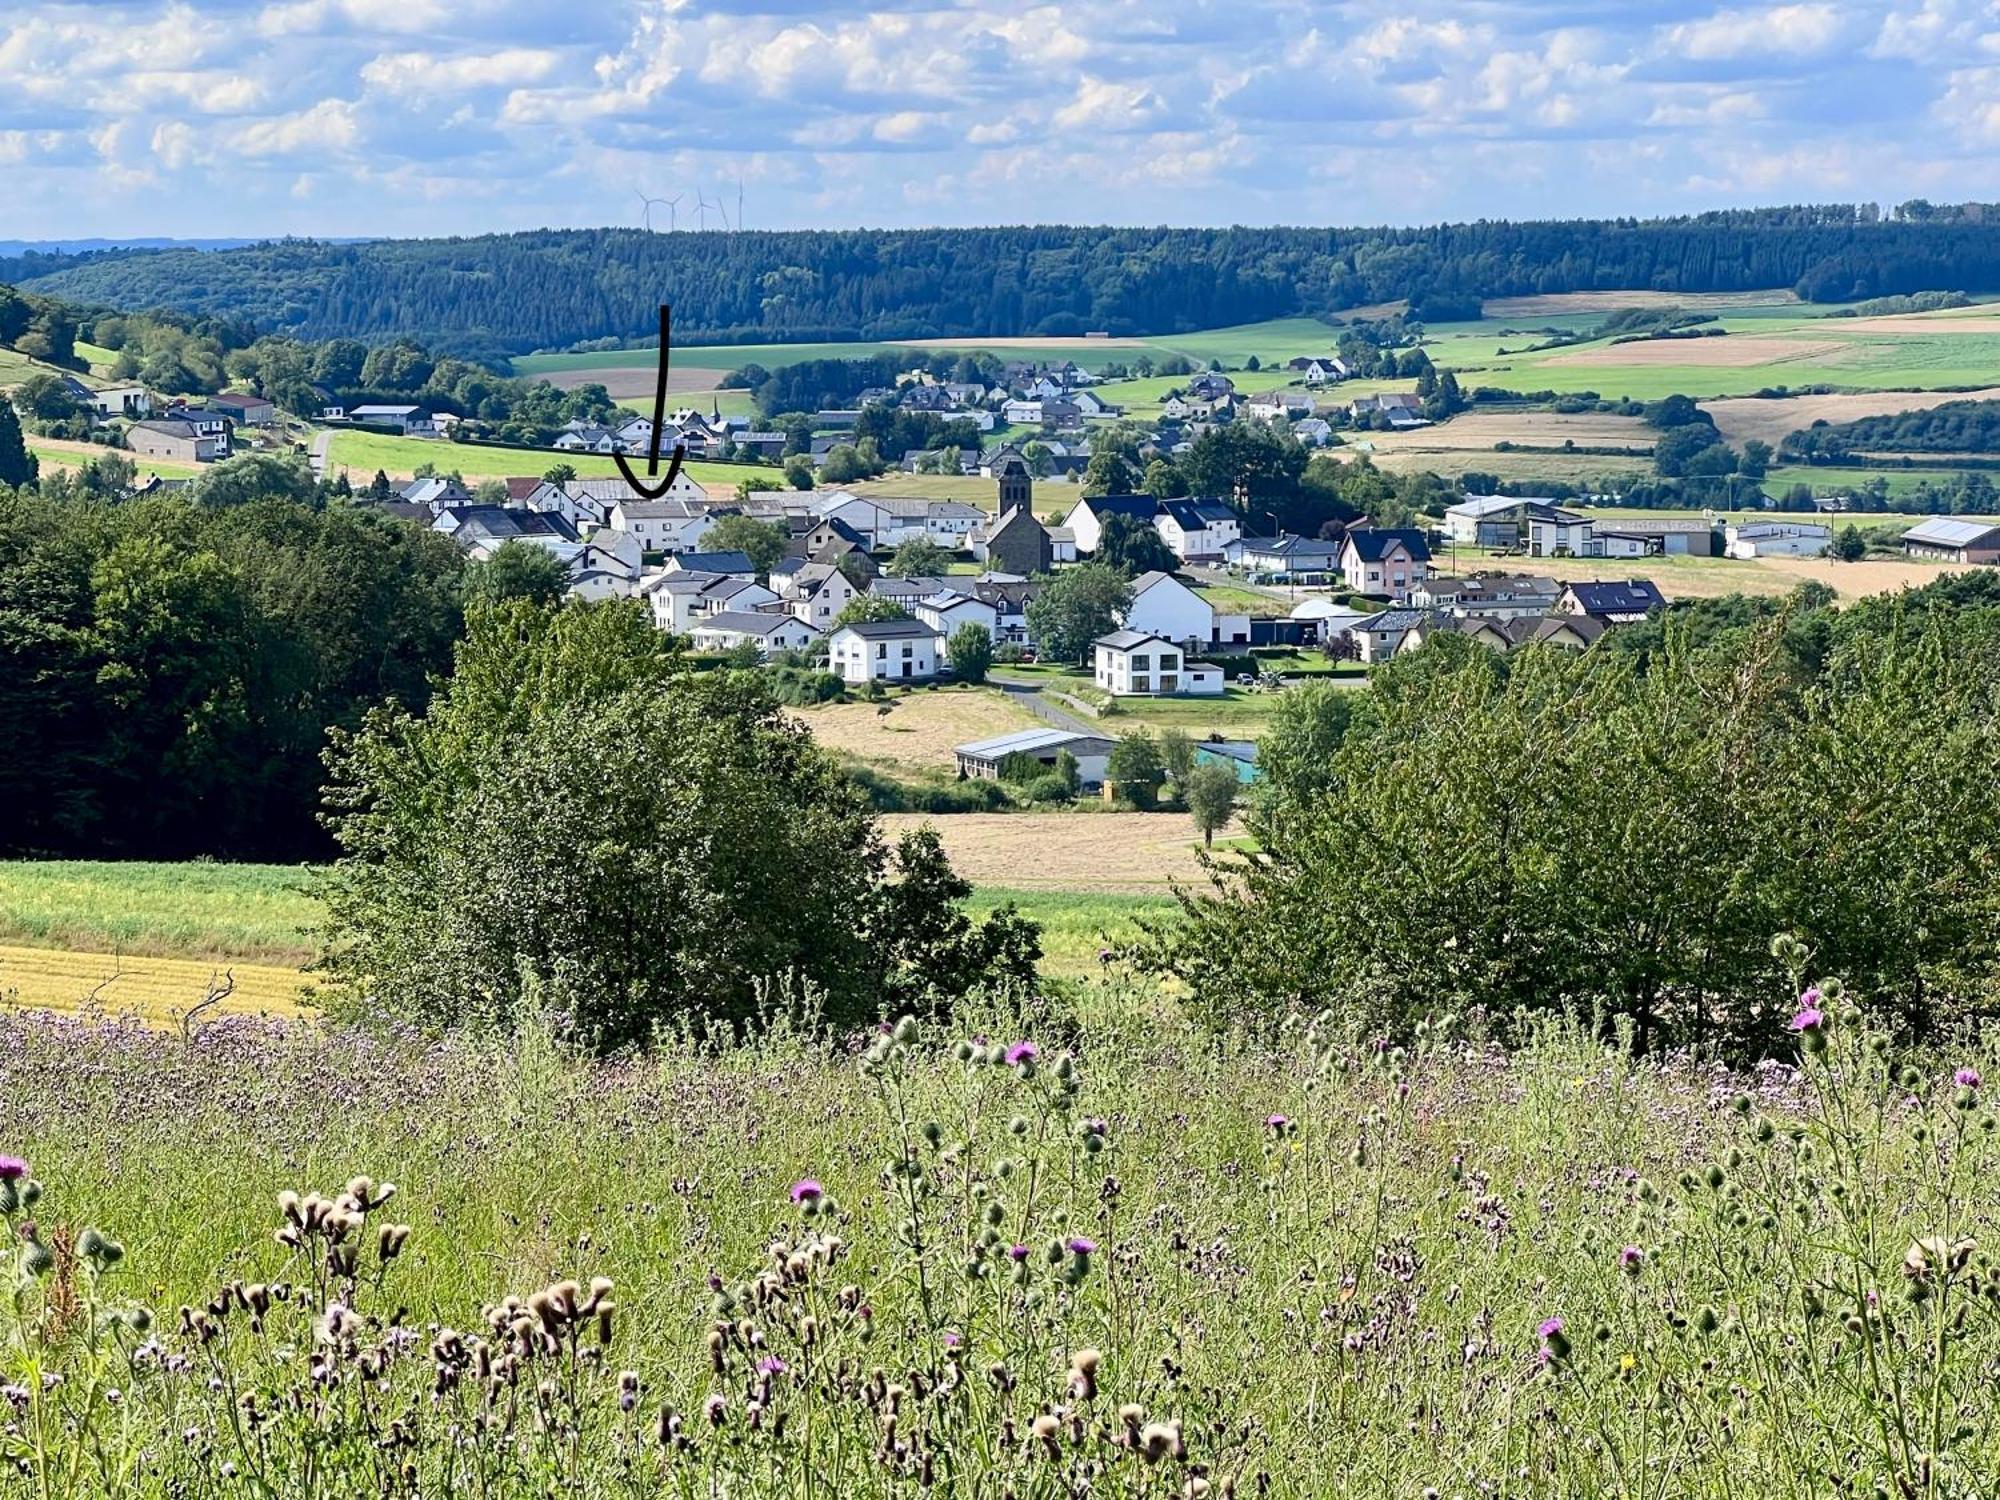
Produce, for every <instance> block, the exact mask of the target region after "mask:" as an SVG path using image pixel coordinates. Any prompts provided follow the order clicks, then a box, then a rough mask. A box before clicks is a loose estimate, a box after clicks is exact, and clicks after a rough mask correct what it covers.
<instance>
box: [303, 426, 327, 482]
mask: <svg viewBox="0 0 2000 1500" xmlns="http://www.w3.org/2000/svg"><path fill="white" fill-rule="evenodd" d="M332 442H333V432H332V430H331V429H328V430H327V431H324V432H322V433H320V435H319V436H318V437H316V438H314V439H313V440H312V451H311V454H310V456H309V458H308V459H307V462H309V463H310V464H311V465H312V471H313V478H315V479H324V478H326V450H327V446H328V445H329V444H330V443H332Z"/></svg>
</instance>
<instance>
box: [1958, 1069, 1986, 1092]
mask: <svg viewBox="0 0 2000 1500" xmlns="http://www.w3.org/2000/svg"><path fill="white" fill-rule="evenodd" d="M1951 1080H1952V1082H1953V1083H1955V1084H1957V1085H1958V1086H1959V1087H1960V1088H1962V1089H1976V1088H1978V1087H1979V1085H1980V1082H1981V1079H1980V1077H1979V1069H1977V1068H1960V1069H1959V1070H1958V1071H1957V1072H1956V1073H1954V1074H1952V1075H1951Z"/></svg>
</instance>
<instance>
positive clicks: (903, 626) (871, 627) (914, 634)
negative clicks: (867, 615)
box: [835, 620, 937, 641]
mask: <svg viewBox="0 0 2000 1500" xmlns="http://www.w3.org/2000/svg"><path fill="white" fill-rule="evenodd" d="M840 628H841V630H851V631H853V632H854V633H855V634H856V635H858V636H860V637H861V638H862V639H863V640H867V641H914V640H920V639H921V640H935V639H936V638H937V632H936V631H935V630H933V629H931V627H930V626H928V625H926V624H925V623H924V622H923V621H922V620H857V621H856V622H855V623H854V624H852V625H843V626H841V627H840ZM835 633H836V634H838V632H835Z"/></svg>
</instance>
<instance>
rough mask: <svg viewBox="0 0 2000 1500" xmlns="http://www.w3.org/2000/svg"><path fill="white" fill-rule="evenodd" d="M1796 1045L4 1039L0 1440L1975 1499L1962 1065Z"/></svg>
mask: <svg viewBox="0 0 2000 1500" xmlns="http://www.w3.org/2000/svg"><path fill="white" fill-rule="evenodd" d="M1822 1006H1823V1011H1822V1014H1823V1017H1824V1019H1823V1020H1821V1021H1818V1022H1815V1023H1813V1028H1812V1029H1811V1030H1809V1031H1808V1032H1807V1033H1806V1036H1807V1040H1808V1042H1809V1045H1810V1046H1811V1047H1812V1048H1814V1049H1816V1050H1813V1051H1811V1052H1810V1053H1809V1056H1808V1059H1807V1066H1806V1070H1805V1072H1804V1073H1803V1074H1798V1073H1795V1072H1793V1071H1792V1070H1789V1069H1785V1068H1772V1069H1768V1070H1766V1071H1765V1072H1763V1073H1760V1074H1758V1075H1757V1076H1755V1077H1747V1078H1743V1077H1734V1076H1731V1075H1729V1074H1727V1073H1725V1072H1723V1071H1721V1070H1718V1069H1715V1068H1712V1067H1708V1066H1704V1065H1701V1064H1698V1063H1695V1062H1691V1061H1687V1060H1680V1059H1668V1060H1658V1061H1652V1062H1635V1061H1633V1060H1631V1059H1630V1058H1628V1057H1627V1056H1625V1055H1623V1054H1620V1053H1617V1052H1613V1051H1606V1050H1604V1049H1603V1048H1601V1047H1600V1046H1599V1045H1597V1044H1595V1043H1593V1042H1591V1041H1589V1040H1588V1039H1587V1038H1586V1037H1585V1036H1584V1035H1583V1034H1581V1033H1580V1032H1578V1031H1576V1030H1574V1029H1571V1028H1568V1027H1563V1026H1550V1027H1547V1028H1546V1029H1544V1030H1543V1031H1542V1032H1540V1033H1539V1034H1538V1035H1536V1036H1535V1037H1533V1038H1532V1039H1531V1040H1530V1042H1529V1044H1528V1045H1527V1046H1526V1047H1525V1048H1523V1049H1522V1050H1521V1051H1519V1052H1517V1053H1515V1054H1514V1055H1511V1056H1508V1055H1502V1054H1500V1053H1498V1052H1497V1051H1494V1050H1492V1049H1491V1048H1489V1047H1487V1046H1485V1045H1483V1044H1482V1043H1480V1042H1479V1040H1478V1039H1477V1037H1476V1036H1464V1035H1459V1034H1455V1033H1453V1032H1451V1031H1446V1030H1440V1031H1434V1032H1430V1033H1427V1034H1426V1036H1425V1038H1424V1039H1423V1040H1422V1041H1421V1042H1420V1043H1419V1044H1418V1045H1416V1046H1414V1047H1412V1048H1411V1049H1410V1050H1409V1051H1408V1052H1404V1051H1401V1050H1396V1049H1391V1048H1389V1047H1387V1046H1386V1045H1378V1044H1374V1043H1370V1042H1368V1041H1366V1040H1365V1039H1359V1040H1353V1041H1350V1040H1347V1039H1344V1038H1337V1037H1334V1036H1330V1035H1324V1034H1319V1035H1314V1034H1301V1035H1297V1036H1295V1038H1294V1040H1293V1043H1292V1044H1291V1045H1288V1046H1286V1047H1283V1048H1280V1049H1277V1050H1268V1051H1267V1050H1261V1049H1257V1048H1251V1047H1241V1046H1233V1045H1227V1044H1223V1043H1221V1042H1218V1041H1215V1040H1213V1039H1204V1038H1202V1037H1199V1036H1196V1035H1193V1034H1189V1033H1184V1032H1182V1031H1180V1030H1179V1029H1178V1028H1177V1026H1176V1025H1175V1024H1174V1023H1173V1022H1172V1021H1170V1020H1168V1019H1165V1018H1163V1016H1162V1015H1161V1013H1160V1011H1159V1008H1158V1005H1157V1003H1156V1001H1155V1000H1154V998H1153V997H1151V996H1148V995H1142V994H1136V993H1121V992H1118V991H1115V990H1111V991H1107V992H1105V993H1103V994H1102V995H1101V996H1100V1003H1097V1004H1094V1005H1091V1006H1089V1007H1087V1008H1085V1009H1084V1010H1082V1011H1081V1012H1080V1013H1076V1014H1071V1013H1068V1012H1066V1011H1063V1010H1061V1009H1058V1008H1051V1007H1049V1006H1046V1005H1038V1006H1031V1007H1029V1008H1028V1009H1027V1010H1026V1011H1024V1012H1010V1011H1002V1010H993V1011H989V1012H986V1013H983V1014H979V1015H970V1016H967V1017H964V1018H963V1019H962V1021H961V1023H960V1024H959V1025H957V1026H955V1027H953V1028H950V1029H948V1030H937V1031H930V1030H905V1029H902V1028H899V1029H898V1030H897V1031H896V1033H895V1034H894V1035H893V1036H892V1035H890V1034H888V1033H886V1032H885V1033H884V1034H882V1035H879V1036H876V1037H874V1038H872V1039H857V1041H856V1043H854V1044H847V1043H838V1042H836V1043H833V1044H831V1045H830V1044H829V1043H828V1042H827V1041H825V1040H821V1039H816V1038H814V1037H812V1036H810V1035H808V1034H807V1033H805V1032H802V1031H800V1030H798V1029H796V1028H790V1027H784V1026H781V1027H779V1028H778V1029H776V1030H775V1031H774V1032H773V1033H772V1034H771V1035H770V1036H769V1037H767V1038H766V1039H765V1040H763V1041H761V1042H758V1043H756V1044H754V1045H750V1046H744V1047H725V1046H711V1045H705V1044H702V1043H700V1042H698V1041H696V1040H692V1039H689V1040H681V1041H671V1042H668V1043H666V1044H664V1045H663V1046H661V1047H660V1048H659V1049H658V1050H657V1051H656V1052H655V1053H653V1054H651V1055H648V1056H646V1057H644V1058H634V1059H628V1060H625V1061H622V1062H618V1063H613V1064H591V1063H587V1062H585V1061H582V1060H580V1059H576V1058H573V1057H571V1056H569V1055H567V1053H566V1052H565V1051H564V1049H563V1047H562V1046H561V1044H560V1042H559V1041H558V1040H556V1039H555V1038H553V1037H552V1036H551V1035H549V1034H548V1033H546V1032H542V1031H533V1032H529V1033H527V1034H525V1035H523V1036H521V1037H518V1038H515V1039H512V1040H506V1041H502V1040H494V1041H487V1042H482V1041H475V1040H469V1039H461V1040H456V1041H453V1042H449V1043H444V1044H424V1043H419V1042H415V1041H407V1042H405V1041H397V1040H393V1039H381V1038H373V1039H371V1038H365V1037H358V1036H353V1035H349V1034H345V1033H340V1032H331V1031H327V1030H324V1029H321V1028H316V1027H314V1028H293V1029H281V1028H272V1027H256V1026H253V1025H250V1024H248V1023H243V1022H234V1021H232V1022H225V1023H222V1024H220V1025H218V1026H216V1027H214V1028H211V1029H209V1030H207V1031H203V1032H198V1033H197V1035H196V1037H195V1039H194V1040H193V1041H192V1043H189V1044H184V1043H182V1042H181V1041H180V1040H179V1039H178V1038H169V1037H162V1036H158V1035H155V1034H150V1033H144V1032H140V1031H137V1030H128V1029H123V1028H118V1027H114V1026H109V1025H91V1024H83V1023H77V1022H73V1021H63V1020H57V1019H52V1018H41V1019H36V1018H21V1017H16V1018H7V1019H4V1020H0V1150H10V1151H13V1150H17V1151H19V1152H20V1153H21V1154H22V1155H23V1156H25V1157H26V1158H27V1160H28V1161H29V1162H30V1163H31V1164H32V1174H33V1178H34V1179H35V1180H38V1181H39V1183H40V1184H41V1185H42V1186H41V1188H40V1189H39V1193H40V1197H39V1201H37V1202H35V1203H33V1204H29V1203H26V1202H25V1201H22V1195H23V1194H25V1193H26V1192H28V1191H29V1190H28V1189H27V1188H26V1186H25V1182H23V1183H12V1184H9V1185H8V1190H7V1192H5V1193H0V1209H4V1210H6V1211H7V1215H8V1220H9V1224H10V1226H11V1229H12V1235H13V1237H14V1239H13V1242H12V1243H11V1244H9V1242H8V1236H7V1234H6V1232H5V1231H0V1249H4V1250H6V1251H7V1252H8V1254H9V1256H10V1263H12V1264H14V1265H16V1266H18V1267H20V1268H21V1275H22V1280H21V1282H20V1290H19V1293H18V1297H17V1300H15V1301H14V1302H12V1303H10V1304H7V1305H6V1306H4V1307H0V1333H4V1334H5V1335H6V1337H7V1339H8V1340H9V1348H10V1351H11V1352H10V1354H9V1356H8V1358H9V1360H10V1369H11V1372H12V1373H11V1374H10V1376H9V1378H10V1379H11V1380H12V1381H13V1382H14V1385H13V1386H12V1387H11V1388H10V1389H9V1390H8V1391H7V1392H6V1396H7V1399H8V1400H9V1401H10V1402H12V1406H13V1413H12V1415H13V1424H14V1425H13V1427H12V1429H11V1430H10V1434H9V1438H10V1444H11V1447H10V1452H11V1453H12V1454H13V1455H14V1456H15V1460H16V1462H17V1463H19V1464H20V1465H21V1467H22V1470H23V1475H24V1481H25V1482H27V1483H29V1484H30V1485H31V1486H33V1485H37V1484H38V1485H39V1491H40V1492H41V1493H49V1494H54V1493H62V1494H94V1493H100V1492H112V1491H118V1492H123V1491H125V1490H131V1491H136V1492H145V1493H202V1494H236V1493H260V1494H273V1493H281V1494H294V1493H306V1492H307V1490H308V1489H310V1490H311V1491H312V1492H313V1493H325V1494H363V1493H366V1494H380V1493H392V1494H418V1493H420V1494H426V1495H428V1494H436V1493H442V1492H444V1491H445V1490H447V1489H467V1490H473V1491H477V1492H479V1493H482V1494H522V1493H565V1494H591V1495H611V1494H635V1495H636V1494H642V1493H643V1494H657V1493H660V1492H662V1491H663V1490H664V1491H666V1492H669V1493H676V1494H686V1495H693V1494H720V1493H729V1494H732V1495H805V1494H813V1493H818V1494H823V1495H849V1494H852V1495H888V1494H899V1495H901V1494H908V1495H917V1494H926V1493H931V1494H948V1495H981V1496H985V1495H991V1496H995V1497H998V1496H1000V1495H1003V1494H1013V1495H1017V1496H1024V1497H1025V1496H1031V1495H1037V1496H1039V1495H1046V1496H1056V1495H1071V1494H1082V1493H1102V1494H1116V1495H1150V1496H1198V1495H1203V1494H1210V1495H1222V1494H1238V1495H1244V1496H1249V1495H1253V1494H1274V1495H1343V1496H1345V1495H1352V1496H1369V1497H1375V1496H1383V1495H1410V1496H1417V1495H1422V1494H1426V1493H1430V1492H1433V1491H1434V1492H1436V1493H1440V1494H1456V1495H1467V1496H1470V1495H1500V1494H1506V1495H1610V1494H1625V1495H1635V1496H1637V1495H1645V1496H1668V1495H1675V1496H1678V1495H1716V1496H1722V1495H1732V1496H1733V1495H1744V1494H1756V1495H1758V1496H1760V1497H1762V1496H1772V1497H1777V1496H1787V1497H1789V1496H1801V1497H1803V1496H1808V1495H1811V1496H1822V1495H1827V1494H1854V1495H1870V1494H1876V1493H1882V1494H1892V1495H1921V1496H1942V1495H1947V1494H1953V1495H1958V1494H1963V1495H1970V1494H1978V1493H1987V1492H1990V1490H1991V1488H1992V1482H1993V1479H1994V1476H1995V1473H1996V1469H1995V1459H1996V1457H2000V1451H1996V1450H2000V1440H1996V1429H1995V1425H1994V1419H1995V1416H1996V1412H2000V1406H1996V1402H1995V1399H1994V1389H1993V1385H1992V1382H1991V1381H1990V1379H1988V1378H1987V1372H1988V1371H1989V1370H1990V1368H1991V1366H1992V1362H1993V1360H1994V1359H1995V1358H1996V1356H2000V1322H1996V1318H1995V1314H1994V1312H1993V1309H1994V1306H1995V1297H1996V1291H2000V1283H1996V1281H1995V1278H1994V1272H1993V1269H1992V1267H1991V1263H1990V1260H1989V1257H1988V1253H1987V1251H1986V1250H1985V1249H1984V1248H1983V1246H1985V1245H1987V1244H1990V1243H1991V1241H1992V1239H1993V1236H1994V1234H1995V1233H1996V1224H1995V1207H1994V1203H1993V1199H1992V1195H1991V1193H1990V1191H1986V1190H1985V1189H1984V1187H1983V1186H1982V1185H1983V1184H1986V1183H1990V1181H1991V1180H1992V1173H1993V1169H1994V1167H1995V1166H1996V1165H2000V1162H1996V1157H1995V1150H1996V1148H1995V1141H1994V1134H1993V1131H1992V1121H1991V1118H1990V1116H1989V1114H1988V1113H1987V1110H1986V1106H1985V1099H1984V1093H1983V1089H1984V1084H1983V1081H1982V1080H1981V1079H1980V1078H1979V1077H1978V1070H1979V1069H1980V1068H1981V1067H1985V1068H1986V1070H1987V1071H1991V1067H1990V1064H1989V1063H1987V1062H1986V1061H1985V1060H1984V1059H1980V1058H1974V1057H1970V1056H1967V1057H1962V1058H1958V1059H1954V1060H1953V1064H1952V1065H1956V1066H1960V1067H1963V1068H1966V1069H1970V1070H1972V1071H1968V1072H1964V1073H1961V1074H1960V1075H1959V1077H1958V1078H1957V1079H1956V1080H1955V1079H1954V1078H1953V1077H1951V1076H1950V1074H1949V1072H1946V1071H1942V1070H1940V1071H1933V1072H1925V1073H1918V1072H1904V1071H1903V1070H1902V1069H1901V1068H1899V1067H1897V1066H1894V1065H1892V1064H1891V1063H1890V1062H1889V1061H1888V1060H1887V1059H1886V1057H1885V1056H1884V1051H1885V1049H1883V1048H1882V1047H1881V1045H1880V1042H1879V1039H1877V1038H1876V1037H1874V1036H1873V1035H1872V1034H1870V1033H1869V1031H1868V1030H1867V1027H1866V1025H1865V1022H1864V1020H1863V1017H1862V1015H1861V1013H1860V1012H1859V1011H1858V1010H1855V1009H1853V1008H1852V1007H1849V1006H1847V1005H1846V1004H1845V1002H1844V1001H1840V1000H1838V999H1836V998H1833V997H1832V996H1830V995H1829V996H1828V997H1827V998H1825V999H1824V1000H1823V1001H1822ZM981 1038H990V1039H991V1041H990V1042H988V1041H982V1040H981ZM861 1040H865V1041H867V1045H866V1047H865V1048H863V1047H862V1046H860V1045H859V1041H861ZM1022 1040H1030V1041H1032V1042H1034V1043H1035V1044H1036V1045H1035V1050H1034V1052H1033V1054H1032V1055H1031V1054H1030V1053H1028V1052H1026V1051H1024V1050H1023V1049H1021V1048H1020V1047H1019V1046H1018V1045H1017V1043H1018V1042H1019V1041H1022ZM1010 1059H1011V1061H1010ZM9 1171H11V1168H10V1167H9V1166H8V1164H7V1163H5V1162H0V1176H4V1175H6V1174H7V1173H8V1172H9ZM357 1176H365V1177H366V1178H368V1179H369V1180H368V1181H363V1182H357V1183H351V1182H350V1179H354V1178H356V1177H357ZM389 1182H393V1183H394V1184H396V1186H397V1191H396V1192H395V1194H394V1196H393V1197H392V1198H389V1199H388V1200H387V1201H386V1202H380V1203H378V1201H377V1200H379V1199H380V1198H381V1197H382V1193H383V1187H382V1184H384V1183H389ZM343 1184H348V1186H347V1187H345V1188H343ZM286 1192H291V1193H297V1194H308V1193H313V1192H317V1193H319V1194H321V1195H323V1196H322V1197H321V1198H320V1199H319V1200H317V1201H314V1200H311V1199H307V1200H306V1201H304V1202H300V1201H297V1200H295V1199H284V1200H283V1204H284V1206H283V1207H281V1198H280V1195H281V1194H283V1193H286ZM30 1216H32V1217H33V1218H34V1220H35V1221H36V1227H35V1228H34V1229H33V1230H32V1231H30V1230H29V1229H28V1227H27V1224H26V1220H27V1219H28V1218H29V1217H30ZM398 1225H407V1226H408V1227H409V1234H408V1238H407V1241H406V1242H402V1241H400V1239H399V1233H400V1231H399V1230H398V1229H397V1227H396V1226H398ZM85 1226H90V1228H91V1230H94V1231H95V1232H94V1233H92V1232H87V1231H86V1229H85ZM384 1228H387V1229H389V1231H390V1235H389V1238H390V1240H392V1241H397V1243H398V1246H399V1249H400V1253H398V1254H395V1255H394V1256H393V1259H388V1258H385V1257H384V1256H383V1255H382V1254H381V1250H380V1248H379V1245H380V1244H381V1241H380V1240H379V1239H378V1236H379V1234H380V1232H381V1230H382V1229H384ZM274 1231H279V1232H281V1234H282V1235H283V1240H282V1241H274V1238H273V1233H274ZM36 1246H40V1247H42V1249H41V1252H38V1251H37V1250H36ZM1016 1246H1019V1247H1020V1249H1019V1250H1018V1251H1017V1250H1016V1249H1015V1247H1016ZM113 1252H115V1253H113ZM37 1266H39V1267H40V1269H39V1270H37V1269H36V1267H37ZM599 1278H601V1279H602V1280H603V1281H607V1282H609V1283H610V1289H609V1290H604V1289H602V1288H600V1289H598V1290H595V1291H592V1290H586V1288H588V1287H590V1286H591V1285H592V1284H593V1282H595V1281H596V1280H598V1279H599ZM510 1295H512V1296H515V1297H518V1298H519V1299H520V1300H519V1301H517V1302H514V1303H511V1304H510V1303H508V1302H506V1301H505V1299H506V1298H508V1297H509V1296H510ZM607 1303H608V1304H611V1305H613V1306H615V1313H606V1314H605V1317H606V1320H607V1322H608V1324H609V1328H608V1333H609V1338H608V1342H605V1343H603V1344H602V1345H600V1343H599V1330H598V1327H597V1319H598V1315H599V1313H600V1312H602V1311H603V1305H604V1304H607ZM142 1307H143V1308H145V1309H148V1310H149V1311H150V1317H148V1316H147V1315H146V1314H144V1313H141V1312H140V1311H139V1309H140V1308H142ZM183 1309H184V1310H183ZM141 1324H144V1325H145V1326H144V1327H141V1326H140V1325H141ZM447 1331H452V1332H450V1336H449V1337H447V1336H446V1335H447ZM50 1375H57V1376H60V1377H62V1378H61V1380H60V1381H59V1382H57V1383H51V1382H49V1381H48V1380H47V1379H46V1377H47V1376H50ZM112 1390H116V1391H117V1392H118V1396H117V1399H116V1401H115V1402H113V1401H112V1399H111V1397H110V1395H109V1392H110V1391H112ZM1128 1407H1129V1408H1130V1410H1129V1411H1128V1410H1127V1408H1128ZM0 1416H4V1413H0Z"/></svg>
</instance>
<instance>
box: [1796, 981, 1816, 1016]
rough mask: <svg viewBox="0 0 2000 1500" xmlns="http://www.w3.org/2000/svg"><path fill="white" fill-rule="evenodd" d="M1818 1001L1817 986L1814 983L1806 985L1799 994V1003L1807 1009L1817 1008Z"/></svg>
mask: <svg viewBox="0 0 2000 1500" xmlns="http://www.w3.org/2000/svg"><path fill="white" fill-rule="evenodd" d="M1819 1002H1820V993H1819V986H1818V985H1816V984H1814V985H1808V986H1807V987H1806V989H1805V992H1804V993H1803V994H1801V995H1800V996H1799V1004H1800V1005H1802V1006H1804V1007H1805V1008H1806V1009H1807V1010H1813V1009H1816V1008H1818V1006H1819Z"/></svg>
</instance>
